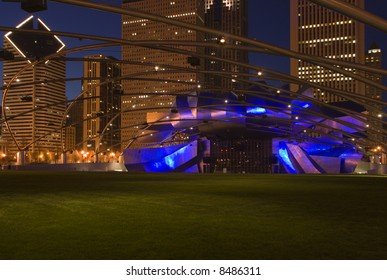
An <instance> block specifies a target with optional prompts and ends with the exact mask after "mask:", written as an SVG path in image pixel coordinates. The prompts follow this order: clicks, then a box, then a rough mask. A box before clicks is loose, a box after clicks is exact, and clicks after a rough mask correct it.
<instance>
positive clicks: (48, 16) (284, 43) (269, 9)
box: [0, 0, 387, 98]
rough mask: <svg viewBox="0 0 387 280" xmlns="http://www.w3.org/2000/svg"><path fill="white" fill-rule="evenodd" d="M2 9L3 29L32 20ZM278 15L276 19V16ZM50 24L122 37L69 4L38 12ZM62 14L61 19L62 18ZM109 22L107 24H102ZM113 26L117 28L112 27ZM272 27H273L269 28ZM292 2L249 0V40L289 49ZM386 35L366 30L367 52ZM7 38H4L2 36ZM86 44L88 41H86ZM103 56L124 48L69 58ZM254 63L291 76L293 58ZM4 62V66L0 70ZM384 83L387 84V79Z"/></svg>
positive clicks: (104, 18)
mask: <svg viewBox="0 0 387 280" xmlns="http://www.w3.org/2000/svg"><path fill="white" fill-rule="evenodd" d="M97 2H101V3H109V4H110V5H115V6H120V3H121V1H117V0H114V1H97ZM0 8H1V10H2V11H3V12H4V16H2V17H1V18H0V26H10V27H12V26H15V25H17V23H18V22H20V21H21V20H24V19H25V18H26V17H28V13H27V12H24V11H23V10H21V9H20V4H18V3H4V2H0ZM366 9H367V10H368V11H370V12H373V13H375V14H377V15H379V16H381V17H384V18H386V17H387V3H386V2H381V1H378V0H372V1H367V2H366ZM274 12H275V15H276V16H273V14H274ZM66 14H67V15H72V17H71V19H72V20H64V19H63V18H66V16H63V15H66ZM36 15H37V16H39V17H41V18H42V19H43V20H44V21H46V22H47V23H48V24H49V25H50V26H51V27H52V29H53V30H58V31H67V32H77V33H81V34H93V35H100V36H108V37H114V38H119V37H121V16H120V15H115V14H109V13H105V12H102V11H97V10H92V9H86V8H80V7H76V6H71V5H65V4H60V3H55V2H49V3H48V10H47V11H43V12H38V13H36ZM59 15H61V16H59ZM102 23H105V24H102ZM112 27H113V28H112ZM268 27H269V28H268ZM289 33H290V28H289V2H288V1H281V3H280V4H279V5H276V6H275V5H273V3H271V2H270V3H269V2H266V1H262V2H260V3H259V2H258V1H249V37H250V38H257V39H258V40H261V41H265V42H267V43H271V44H274V45H277V46H280V47H284V48H289ZM383 34H384V33H383V32H382V31H379V30H376V29H375V28H373V27H366V40H365V49H366V50H367V49H368V48H369V47H370V46H371V44H372V42H374V41H375V42H376V43H377V44H378V45H379V46H380V47H381V48H382V51H384V52H386V51H387V50H386V47H385V46H387V38H386V36H383ZM1 37H3V36H1ZM63 41H64V42H65V44H66V46H67V47H68V48H71V47H73V46H76V45H77V46H78V45H80V44H82V43H83V42H80V41H79V40H78V39H70V38H63ZM83 41H85V42H86V40H83ZM97 53H103V54H104V55H112V56H115V57H118V58H119V57H120V48H109V49H106V50H103V51H99V50H95V51H94V50H90V51H87V52H82V53H76V54H73V55H69V57H72V56H76V57H82V56H84V55H93V54H97ZM249 60H250V64H252V65H259V66H262V67H267V68H270V69H272V70H276V71H280V72H284V73H289V72H290V65H289V59H288V58H284V57H279V56H269V55H264V54H250V56H249ZM386 65H387V60H384V62H383V68H384V69H386V68H387V66H386ZM1 66H2V63H1V64H0V68H1ZM67 77H82V64H81V63H79V62H68V63H67ZM384 83H386V81H385V80H384ZM66 86H67V87H66V88H67V90H66V92H67V96H68V97H69V98H73V97H75V96H76V95H78V94H79V93H80V87H81V83H80V82H72V83H67V85H66Z"/></svg>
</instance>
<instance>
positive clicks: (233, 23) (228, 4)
mask: <svg viewBox="0 0 387 280" xmlns="http://www.w3.org/2000/svg"><path fill="white" fill-rule="evenodd" d="M205 4H206V11H205V25H206V27H210V28H212V29H216V30H218V31H223V32H226V33H232V34H235V35H239V36H245V37H247V35H248V33H247V31H248V30H247V25H248V22H247V0H206V3H205ZM220 39H221V38H218V37H217V36H214V35H213V34H206V41H207V42H213V43H218V42H219V40H220ZM224 39H225V40H226V41H227V40H229V39H227V38H224ZM227 44H233V45H236V46H238V45H241V42H238V41H231V42H230V41H227ZM206 55H211V56H214V57H219V58H225V59H229V60H232V61H237V62H242V63H248V53H247V52H246V51H243V50H236V49H223V48H206ZM204 65H205V69H206V70H212V71H225V72H233V73H235V74H233V75H230V76H228V77H220V76H215V75H206V77H205V84H206V87H212V88H216V87H218V88H219V89H225V90H226V91H228V90H230V89H234V88H238V87H240V86H241V83H239V82H238V81H237V78H238V77H239V75H238V73H247V69H241V68H240V67H239V66H237V65H233V64H230V63H226V62H220V61H217V60H206V61H205V63H204Z"/></svg>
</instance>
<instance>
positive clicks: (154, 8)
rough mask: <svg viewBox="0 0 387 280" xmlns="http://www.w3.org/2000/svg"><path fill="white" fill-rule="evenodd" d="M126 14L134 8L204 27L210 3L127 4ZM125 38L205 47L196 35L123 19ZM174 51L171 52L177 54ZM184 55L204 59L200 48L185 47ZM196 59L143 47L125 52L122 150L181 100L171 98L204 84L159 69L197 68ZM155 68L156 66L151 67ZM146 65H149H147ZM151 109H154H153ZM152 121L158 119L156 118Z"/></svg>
mask: <svg viewBox="0 0 387 280" xmlns="http://www.w3.org/2000/svg"><path fill="white" fill-rule="evenodd" d="M123 8H134V9H138V10H141V11H146V12H149V13H154V14H158V15H162V16H165V17H168V18H172V19H176V20H180V21H184V22H189V23H192V24H195V25H204V0H190V1H187V0H174V1H170V0H160V1H152V0H124V1H123ZM122 38H124V39H126V40H133V41H136V40H183V41H194V42H195V41H199V42H201V41H203V40H204V35H203V34H200V33H198V32H196V31H194V30H188V29H185V28H180V27H177V26H172V25H167V24H164V23H160V22H154V21H149V20H146V19H140V18H135V17H131V16H126V15H124V16H123V17H122ZM172 47H173V46H171V48H172ZM178 48H179V49H183V50H188V51H190V52H192V53H193V54H195V53H198V52H199V53H200V52H201V53H203V52H204V50H202V49H201V48H199V47H195V46H179V47H178ZM189 57H190V55H186V54H178V53H173V52H167V51H161V50H157V49H150V48H144V47H140V46H128V45H124V46H123V47H122V59H123V61H124V62H133V63H135V64H129V63H128V64H126V63H124V64H123V66H122V75H123V77H124V79H123V80H122V88H123V91H124V94H125V95H124V96H123V99H122V100H123V103H122V112H123V114H122V120H121V127H122V144H123V145H126V144H128V143H129V141H130V139H131V138H132V137H135V136H136V135H137V133H138V131H139V128H140V127H141V126H143V124H144V123H146V122H147V121H157V119H158V117H157V116H161V115H162V114H163V113H162V112H165V111H166V110H168V109H167V108H169V107H170V106H171V105H172V104H173V102H174V100H175V98H174V96H173V95H170V94H179V93H187V92H189V91H191V90H192V89H194V88H196V86H197V84H198V83H200V82H201V81H202V76H201V75H200V74H197V73H194V72H189V71H186V72H185V71H177V70H172V71H169V69H166V68H164V67H161V66H158V65H161V64H164V65H171V66H177V67H186V68H193V67H195V66H191V65H190V63H189V62H188V58H189ZM147 63H151V64H147ZM141 64H143V65H141ZM147 108H148V109H147ZM147 116H148V117H149V118H148V117H147ZM151 116H152V117H151Z"/></svg>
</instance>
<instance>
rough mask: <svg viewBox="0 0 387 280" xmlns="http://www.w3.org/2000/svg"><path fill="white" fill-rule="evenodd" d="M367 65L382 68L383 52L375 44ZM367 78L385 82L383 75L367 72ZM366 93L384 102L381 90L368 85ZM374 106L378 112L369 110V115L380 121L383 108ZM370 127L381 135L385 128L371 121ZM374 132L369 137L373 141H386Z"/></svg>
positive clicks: (368, 56)
mask: <svg viewBox="0 0 387 280" xmlns="http://www.w3.org/2000/svg"><path fill="white" fill-rule="evenodd" d="M365 63H366V65H368V66H372V67H374V68H379V69H381V68H382V50H381V49H380V48H379V47H378V46H377V45H376V44H375V43H373V44H372V45H371V47H370V48H369V49H368V51H367V53H366V55H365ZM366 78H367V79H369V80H372V81H374V82H376V83H379V84H382V82H383V80H382V75H381V74H376V73H369V72H367V73H366ZM365 93H366V96H367V97H370V98H373V99H376V100H379V101H381V100H382V95H383V91H382V90H381V89H378V88H375V87H372V86H370V85H366V88H365ZM372 105H373V108H376V110H375V109H373V108H369V109H368V110H369V114H370V115H371V116H373V117H375V118H378V119H380V114H382V111H383V108H382V106H381V105H377V104H372ZM369 125H371V126H372V127H373V129H376V131H377V132H379V133H380V132H381V130H382V128H383V126H382V123H380V122H377V121H374V120H370V121H369ZM372 131H374V130H371V131H370V135H369V137H371V138H372V139H373V140H376V141H378V142H382V141H384V139H383V137H381V136H379V135H380V134H378V133H373V132H372Z"/></svg>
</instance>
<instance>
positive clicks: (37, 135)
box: [2, 16, 66, 161]
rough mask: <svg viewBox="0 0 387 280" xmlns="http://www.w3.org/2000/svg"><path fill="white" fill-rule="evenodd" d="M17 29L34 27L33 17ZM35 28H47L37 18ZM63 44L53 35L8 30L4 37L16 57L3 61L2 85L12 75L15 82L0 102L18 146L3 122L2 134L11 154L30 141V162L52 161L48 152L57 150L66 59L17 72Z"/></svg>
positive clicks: (58, 49) (64, 96)
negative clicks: (2, 102)
mask: <svg viewBox="0 0 387 280" xmlns="http://www.w3.org/2000/svg"><path fill="white" fill-rule="evenodd" d="M17 28H23V29H33V28H34V20H33V16H31V17H29V18H28V19H26V20H25V21H23V22H22V23H21V24H19V25H18V26H17ZM37 28H38V29H39V30H45V31H47V30H49V28H48V27H47V25H46V24H45V23H44V22H43V21H42V20H40V19H37ZM64 47H65V45H64V44H63V42H62V41H61V40H60V39H59V38H58V37H57V36H55V35H37V34H33V33H16V32H8V33H7V34H6V35H5V36H4V48H5V49H6V50H8V51H10V52H12V53H13V54H14V56H15V60H10V61H5V62H4V66H3V83H4V85H5V86H6V85H8V84H9V83H10V81H11V79H12V78H14V81H13V85H15V87H11V88H10V89H9V90H8V91H7V94H6V99H5V101H4V104H3V106H4V111H5V113H6V115H7V118H12V119H10V120H8V123H9V126H10V128H11V130H12V135H13V136H14V139H15V140H16V142H17V143H18V145H19V148H18V147H17V146H16V144H15V143H14V141H13V140H12V137H11V135H10V133H9V130H8V129H7V127H6V126H5V125H3V128H2V129H3V137H4V139H6V140H7V142H8V143H9V149H8V151H9V153H10V154H15V153H16V152H18V151H19V149H22V148H24V147H26V146H27V145H29V144H31V145H29V146H28V151H29V156H30V160H31V161H34V160H39V159H40V160H47V161H48V160H52V158H50V157H52V155H50V154H52V153H60V127H61V120H62V117H63V114H64V111H65V106H66V95H65V69H66V68H65V62H64V61H60V60H47V61H42V62H41V63H39V64H37V65H35V66H34V67H29V68H28V69H27V70H26V71H23V72H22V73H21V74H18V73H19V71H20V70H22V69H23V68H24V67H26V66H28V65H30V64H31V62H32V61H34V60H36V59H41V58H43V57H45V56H47V55H50V54H54V53H56V52H59V51H60V50H62V49H63V48H64ZM16 75H17V76H16ZM50 80H53V81H50ZM46 81H47V82H46ZM3 117H4V116H3ZM56 156H58V155H56Z"/></svg>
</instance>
